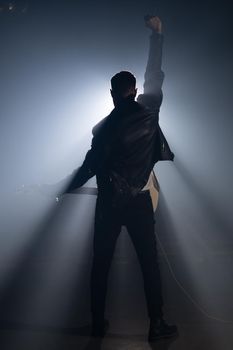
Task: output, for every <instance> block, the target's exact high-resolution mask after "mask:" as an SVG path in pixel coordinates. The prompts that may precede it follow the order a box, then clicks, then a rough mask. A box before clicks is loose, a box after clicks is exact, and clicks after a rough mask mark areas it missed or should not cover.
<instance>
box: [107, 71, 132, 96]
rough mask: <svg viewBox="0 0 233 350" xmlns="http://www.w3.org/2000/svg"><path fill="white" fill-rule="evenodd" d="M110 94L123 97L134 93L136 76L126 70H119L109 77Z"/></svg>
mask: <svg viewBox="0 0 233 350" xmlns="http://www.w3.org/2000/svg"><path fill="white" fill-rule="evenodd" d="M111 86H112V95H115V96H117V97H119V98H125V97H128V96H130V95H132V96H133V97H135V95H136V78H135V76H134V75H133V74H132V73H130V72H127V71H121V72H119V73H117V74H116V75H114V76H113V77H112V79H111Z"/></svg>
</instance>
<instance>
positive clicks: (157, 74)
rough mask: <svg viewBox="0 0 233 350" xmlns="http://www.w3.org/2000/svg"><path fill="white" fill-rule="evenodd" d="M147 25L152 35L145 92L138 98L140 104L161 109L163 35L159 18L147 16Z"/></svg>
mask: <svg viewBox="0 0 233 350" xmlns="http://www.w3.org/2000/svg"><path fill="white" fill-rule="evenodd" d="M145 23H146V26H147V27H148V28H150V29H151V31H152V33H151V36H150V47H149V56H148V61H147V66H146V72H145V81H144V85H143V87H144V91H143V94H141V95H139V96H138V102H139V103H142V104H144V105H146V106H148V107H150V108H153V109H159V108H160V106H161V103H162V99H163V94H162V84H163V80H164V73H163V71H162V68H161V66H162V48H163V34H162V22H161V20H160V18H159V17H154V16H146V17H145Z"/></svg>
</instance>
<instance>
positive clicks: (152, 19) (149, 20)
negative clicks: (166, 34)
mask: <svg viewBox="0 0 233 350" xmlns="http://www.w3.org/2000/svg"><path fill="white" fill-rule="evenodd" d="M144 19H145V23H146V26H147V27H148V28H150V29H152V30H153V31H154V32H156V33H159V34H161V33H162V22H161V20H160V18H159V17H157V16H150V15H147V16H145V18H144Z"/></svg>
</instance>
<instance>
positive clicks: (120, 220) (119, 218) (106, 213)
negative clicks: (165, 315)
mask: <svg viewBox="0 0 233 350" xmlns="http://www.w3.org/2000/svg"><path fill="white" fill-rule="evenodd" d="M122 225H125V226H126V228H127V231H128V233H129V235H130V237H131V239H132V242H133V245H134V247H135V249H136V253H137V256H138V259H139V262H140V266H141V269H142V274H143V279H144V289H145V295H146V301H147V308H148V316H149V318H151V319H156V318H158V317H162V305H163V300H162V292H161V277H160V271H159V266H158V261H157V249H156V239H155V234H154V213H153V207H152V202H151V198H150V194H149V191H145V192H144V193H140V194H138V195H137V196H136V197H135V198H134V199H133V200H131V202H130V203H128V204H127V206H126V207H123V208H121V209H119V208H118V209H115V208H112V206H111V202H110V201H108V200H104V199H103V198H101V197H98V198H97V203H96V213H95V232H94V256H93V264H92V272H91V311H92V316H93V320H96V321H97V322H98V320H99V321H100V322H101V320H103V318H104V310H105V299H106V293H107V281H108V273H109V269H110V265H111V261H112V257H113V253H114V249H115V244H116V240H117V238H118V236H119V234H120V232H121V227H122Z"/></svg>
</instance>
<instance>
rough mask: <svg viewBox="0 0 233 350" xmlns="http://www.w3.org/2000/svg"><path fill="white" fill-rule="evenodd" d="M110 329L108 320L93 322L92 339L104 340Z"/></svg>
mask: <svg viewBox="0 0 233 350" xmlns="http://www.w3.org/2000/svg"><path fill="white" fill-rule="evenodd" d="M108 328H109V322H108V320H101V321H100V320H93V323H92V330H91V335H92V337H96V338H97V337H100V338H103V337H104V336H105V334H106V333H107V330H108Z"/></svg>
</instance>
